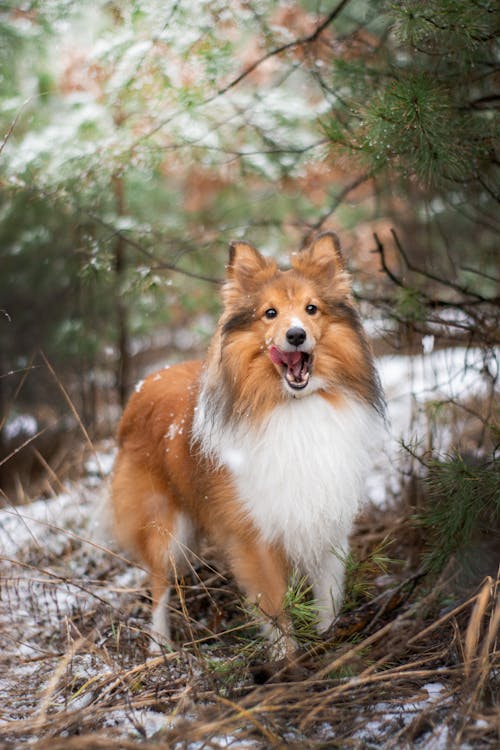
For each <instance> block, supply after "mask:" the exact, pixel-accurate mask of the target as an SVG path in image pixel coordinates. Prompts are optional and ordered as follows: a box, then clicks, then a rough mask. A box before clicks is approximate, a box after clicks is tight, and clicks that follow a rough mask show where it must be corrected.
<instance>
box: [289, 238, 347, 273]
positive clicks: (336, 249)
mask: <svg viewBox="0 0 500 750" xmlns="http://www.w3.org/2000/svg"><path fill="white" fill-rule="evenodd" d="M291 260H292V266H293V267H294V268H295V270H296V271H299V272H300V273H302V274H304V276H314V277H317V278H318V279H320V280H321V279H322V280H324V281H331V280H332V279H333V278H334V277H335V276H337V275H339V274H340V273H342V272H343V271H345V263H344V256H343V255H342V250H341V247H340V240H339V238H338V237H337V235H336V234H334V232H324V233H323V234H320V235H319V237H318V238H317V239H316V240H315V241H314V242H313V243H312V245H309V247H307V248H306V249H305V250H302V251H301V252H300V253H296V254H294V255H292V259H291Z"/></svg>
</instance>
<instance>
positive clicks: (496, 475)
mask: <svg viewBox="0 0 500 750" xmlns="http://www.w3.org/2000/svg"><path fill="white" fill-rule="evenodd" d="M426 485H427V490H428V499H427V501H426V503H425V507H424V509H423V510H422V511H421V513H420V514H419V515H418V523H419V525H420V526H421V527H423V528H424V529H425V531H426V534H427V535H428V536H427V547H428V553H427V557H426V564H427V565H428V566H429V569H430V570H432V571H434V572H440V571H441V570H442V569H443V568H444V567H445V565H446V564H447V563H448V562H449V560H450V559H451V558H452V557H455V558H457V557H458V558H459V560H460V562H461V563H462V564H464V565H466V566H467V565H468V564H469V563H470V562H471V561H472V562H473V561H474V560H475V558H477V556H478V555H482V554H484V552H483V550H482V547H481V545H480V543H479V540H478V534H481V533H486V534H487V535H489V536H490V538H491V539H492V540H495V539H496V540H497V544H500V467H499V464H498V461H497V460H491V461H488V462H485V463H481V462H479V461H477V460H471V458H470V457H469V458H468V459H466V458H464V457H463V456H460V455H456V456H450V457H449V458H447V459H441V460H433V461H432V462H431V464H430V466H429V473H428V476H427V479H426ZM497 549H498V548H497Z"/></svg>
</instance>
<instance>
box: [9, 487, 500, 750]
mask: <svg viewBox="0 0 500 750" xmlns="http://www.w3.org/2000/svg"><path fill="white" fill-rule="evenodd" d="M68 508H70V510H71V512H70V513H68V514H67V518H68V519H69V520H68V521H67V522H66V524H65V526H66V528H65V529H64V530H63V529H60V528H58V524H53V523H50V522H38V523H36V524H33V523H31V524H30V532H29V533H26V535H25V543H24V545H23V546H22V548H21V549H20V550H19V553H18V554H17V556H16V558H15V559H10V558H9V557H8V555H7V556H4V558H3V559H2V560H1V561H0V572H1V600H0V626H1V631H0V650H1V654H2V656H1V657H0V658H1V665H2V671H1V674H2V677H1V679H0V697H1V701H0V737H1V740H2V747H5V748H8V747H12V748H15V747H18V746H19V745H20V744H22V743H25V742H29V743H30V744H31V746H32V747H34V748H37V750H41V749H42V748H49V749H50V750H58V749H59V748H60V749H61V750H62V749H63V748H64V750H70V749H71V748H75V750H76V749H78V750H84V748H89V749H90V748H93V749H95V750H99V749H100V748H103V749H104V748H106V749H107V748H139V747H141V748H159V747H169V748H220V747H235V748H240V747H255V748H275V747H276V748H327V747H328V748H331V747H339V748H360V749H361V748H371V747H373V748H375V747H378V748H380V747H384V748H403V747H404V748H406V747H408V748H411V747H426V748H427V747H450V748H453V747H463V748H465V747H474V748H476V747H484V748H488V747H491V748H493V747H497V746H498V742H499V739H500V726H499V718H498V717H499V711H498V708H499V698H500V649H499V642H498V631H499V625H500V600H499V587H498V583H499V582H498V580H496V581H495V580H493V579H492V578H488V579H486V580H484V581H483V582H481V584H480V585H479V587H478V588H477V590H476V591H474V592H473V593H472V594H470V595H467V596H464V597H462V600H457V599H456V598H455V600H453V601H452V600H451V596H450V591H451V590H452V589H450V587H449V586H448V582H449V579H450V577H451V572H450V571H447V572H446V573H445V574H444V575H443V576H442V577H441V578H440V579H439V580H435V579H434V580H432V581H431V580H430V579H428V577H426V576H425V575H424V574H423V572H422V571H421V570H419V569H418V568H415V567H413V566H412V565H411V564H408V563H405V564H404V565H403V564H401V563H398V564H391V563H389V566H388V570H387V571H386V572H384V573H381V571H380V569H377V566H376V565H370V564H367V565H364V566H360V567H359V568H358V574H359V571H361V573H362V575H363V576H364V577H365V578H368V579H369V581H368V583H369V585H367V586H365V587H362V588H361V589H360V591H361V593H360V594H358V595H357V596H356V597H355V598H352V597H351V599H350V600H348V602H347V606H346V609H345V612H344V614H343V615H342V616H341V617H340V618H339V621H338V622H337V624H336V627H335V628H334V629H333V631H332V633H331V636H330V638H329V639H328V640H322V641H317V640H314V639H311V640H310V641H309V642H307V640H306V642H305V644H304V646H303V649H302V651H301V653H300V654H299V655H298V657H297V659H296V662H295V663H294V664H293V665H289V666H287V667H286V668H285V667H284V666H283V665H280V664H268V663H265V655H264V652H263V651H262V650H260V645H261V644H260V643H259V640H258V638H257V637H256V632H257V631H256V630H255V628H253V627H252V624H251V623H250V624H249V622H248V615H247V614H246V613H245V612H244V611H243V609H242V607H241V603H240V599H239V596H238V594H237V592H236V590H235V588H234V586H233V584H232V582H231V580H229V579H228V578H227V576H226V573H225V571H224V570H222V569H220V568H219V569H218V570H216V569H215V568H214V564H213V560H212V558H211V556H210V551H209V550H208V551H207V556H208V561H209V563H210V565H209V566H206V567H203V568H201V569H200V570H199V571H198V572H197V573H196V574H195V573H193V575H192V576H191V577H189V578H187V579H186V580H185V581H184V582H183V585H182V586H180V587H179V590H178V592H177V597H176V601H174V602H173V607H174V611H175V613H176V614H175V616H174V628H175V635H176V637H177V639H178V640H179V642H186V641H187V642H188V645H186V646H185V647H184V648H182V649H181V650H180V651H179V652H177V653H167V652H165V653H163V654H162V655H161V656H158V657H155V658H150V657H149V653H148V648H149V644H150V637H149V635H148V632H147V623H148V619H149V604H148V601H147V592H146V591H145V590H144V588H143V586H142V572H141V571H139V570H138V569H136V568H132V567H131V566H130V565H129V564H128V563H127V561H125V560H124V558H123V557H122V556H120V555H119V554H116V553H115V552H113V551H111V550H108V549H107V548H106V547H105V546H103V545H97V544H96V543H94V542H91V541H89V539H90V537H91V536H92V529H91V520H92V518H93V515H94V509H93V505H92V501H88V500H86V499H85V498H84V497H82V496H75V497H73V498H72V499H70V500H69V501H68ZM21 510H22V509H21ZM12 513H16V511H14V510H12ZM65 517H66V516H65ZM405 524H406V521H405V519H404V518H401V517H400V516H398V515H397V514H396V513H395V512H394V511H390V510H386V511H384V512H382V511H380V510H375V509H372V510H369V511H367V513H366V514H365V516H364V517H363V518H362V519H361V520H360V522H359V524H358V529H357V533H356V535H355V538H354V540H353V541H354V546H355V548H357V549H358V555H361V556H364V557H366V558H369V555H370V550H374V549H377V548H378V547H380V545H381V543H382V541H383V540H384V539H386V538H387V537H388V536H392V537H393V538H397V539H399V540H400V542H399V544H396V543H392V546H390V547H389V549H388V551H389V553H390V556H392V557H399V558H401V557H402V554H401V553H402V552H403V550H404V549H406V547H407V544H406V540H404V539H403V537H402V534H403V533H404V529H405ZM1 541H2V539H1V538H0V543H1ZM404 542H405V545H406V546H405V545H404V544H403V543H404ZM412 557H416V556H415V555H413V556H412ZM405 558H406V559H408V553H407V550H406V554H405ZM365 583H366V581H365ZM351 586H352V587H353V588H352V590H354V589H355V587H356V582H355V581H354V582H353V581H351ZM187 613H189V616H188V615H187ZM433 742H436V743H441V744H435V745H433V744H432V743H433Z"/></svg>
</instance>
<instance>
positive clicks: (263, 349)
mask: <svg viewBox="0 0 500 750" xmlns="http://www.w3.org/2000/svg"><path fill="white" fill-rule="evenodd" d="M290 260H291V267H290V268H289V269H288V270H281V269H280V268H278V265H277V263H276V261H275V260H273V259H271V258H268V257H265V256H263V255H261V253H259V252H258V251H257V250H256V249H255V248H254V247H253V246H252V245H250V244H247V243H246V242H233V243H232V245H231V247H230V253H229V262H228V265H227V267H226V279H225V283H224V284H223V287H222V298H223V312H222V315H221V317H220V320H219V323H218V326H217V329H216V332H215V335H214V337H213V339H212V341H211V344H210V347H209V351H208V355H207V357H206V360H205V361H204V362H200V361H191V362H185V363H182V364H176V365H173V366H171V367H168V368H165V369H163V370H160V371H159V372H156V373H154V374H152V375H150V376H149V377H148V378H146V379H145V380H144V381H143V382H142V383H140V384H139V385H138V386H137V387H136V392H135V393H133V395H132V397H131V399H130V401H129V403H128V405H127V407H126V409H125V411H124V414H123V417H122V420H121V423H120V427H119V433H118V435H119V451H118V454H117V459H116V463H115V468H114V475H113V480H112V510H113V515H114V526H115V530H116V535H117V537H118V540H119V541H120V542H121V544H122V545H123V546H124V547H125V548H127V549H128V550H129V551H130V552H131V553H133V554H134V555H135V556H136V558H138V559H139V560H140V561H141V563H142V564H144V565H145V566H146V568H147V569H148V570H149V574H150V584H151V595H152V605H153V610H152V628H153V630H154V631H155V632H156V634H157V635H160V636H161V637H162V639H164V640H165V641H167V642H170V625H169V592H170V588H171V586H172V584H173V583H174V582H175V580H176V577H177V576H179V575H181V574H182V573H183V572H185V569H186V566H187V564H188V560H189V556H190V555H191V554H192V553H193V552H195V551H196V548H197V544H198V541H199V538H200V535H206V536H207V537H209V538H210V540H211V541H212V542H213V543H214V544H215V545H216V547H217V548H218V549H220V550H221V551H222V552H223V553H224V554H225V557H226V559H227V561H228V563H229V566H230V568H231V570H232V572H233V574H234V577H235V579H236V582H237V584H238V586H239V587H240V588H241V590H242V591H243V592H244V594H245V595H246V597H247V598H248V599H249V600H250V602H253V603H254V604H257V606H258V611H259V612H260V614H261V619H262V630H263V632H264V634H265V635H266V638H267V639H268V641H269V643H270V647H271V649H273V654H275V655H278V656H279V657H280V658H281V657H283V656H289V655H290V654H291V653H293V651H294V650H295V648H296V645H295V641H294V639H293V634H292V631H291V625H290V622H289V619H288V617H287V615H286V612H285V610H284V600H285V594H286V591H287V586H288V581H289V576H290V575H291V572H292V571H294V570H295V571H299V572H300V574H301V575H305V576H307V578H308V580H309V581H310V583H311V586H312V590H313V594H314V600H315V606H316V607H317V611H318V628H319V630H320V631H324V630H327V629H328V628H329V627H330V625H331V623H332V621H333V620H334V618H335V617H336V616H337V615H338V613H339V610H340V608H341V605H342V601H343V588H344V577H345V558H346V555H347V553H348V536H349V533H350V531H351V527H352V523H353V520H354V517H355V515H356V513H357V511H358V508H359V505H360V501H361V499H362V496H363V481H364V477H365V474H366V471H367V467H368V466H369V463H370V460H371V456H372V454H373V452H374V450H376V447H377V442H378V441H379V439H380V434H381V425H382V424H383V421H384V400H383V395H382V391H381V387H380V383H379V379H378V376H377V372H376V369H375V367H374V363H373V358H372V354H371V352H370V349H369V346H368V343H367V340H366V338H365V335H364V332H363V329H362V326H361V323H360V319H359V316H358V313H357V311H356V308H355V306H354V303H353V298H352V292H351V280H350V276H349V274H348V272H347V270H346V267H345V263H344V259H343V255H342V252H341V248H340V244H339V241H338V238H337V236H336V235H335V234H333V233H324V234H321V235H320V236H319V237H318V238H317V239H316V240H315V241H314V242H313V243H312V244H311V245H310V246H309V247H308V248H306V249H304V250H302V251H300V252H297V253H292V255H291V257H290Z"/></svg>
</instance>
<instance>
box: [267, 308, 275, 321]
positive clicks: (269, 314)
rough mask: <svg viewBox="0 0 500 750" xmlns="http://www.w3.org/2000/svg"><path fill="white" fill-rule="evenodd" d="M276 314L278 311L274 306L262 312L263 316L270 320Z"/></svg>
mask: <svg viewBox="0 0 500 750" xmlns="http://www.w3.org/2000/svg"><path fill="white" fill-rule="evenodd" d="M277 314H278V311H277V310H276V309H275V308H274V307H270V308H269V309H268V310H266V312H265V313H264V317H265V318H268V320H271V318H275V317H276V316H277Z"/></svg>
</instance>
